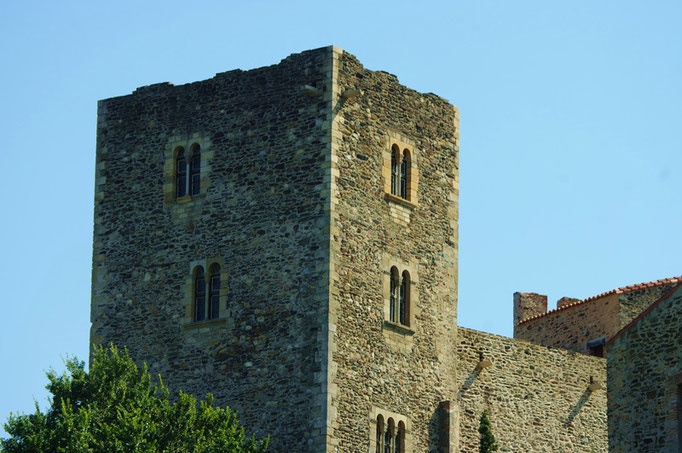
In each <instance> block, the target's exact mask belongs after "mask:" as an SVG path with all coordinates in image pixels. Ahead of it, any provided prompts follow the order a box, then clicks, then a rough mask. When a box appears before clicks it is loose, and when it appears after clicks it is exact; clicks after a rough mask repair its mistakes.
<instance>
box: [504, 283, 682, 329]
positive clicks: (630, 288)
mask: <svg viewBox="0 0 682 453" xmlns="http://www.w3.org/2000/svg"><path fill="white" fill-rule="evenodd" d="M671 283H682V276H678V277H670V278H662V279H660V280H654V281H652V282H646V283H637V284H634V285H628V286H622V287H620V288H616V289H612V290H611V291H606V292H605V293H601V294H597V295H596V296H591V297H588V298H587V299H583V300H580V301H578V302H574V303H572V304H567V305H563V306H561V307H558V308H555V309H554V310H549V311H548V312H546V313H542V314H539V315H535V316H531V317H530V318H526V319H524V320H522V321H519V323H518V324H517V325H521V324H525V323H527V322H528V321H532V320H533V319H538V318H542V317H543V316H547V315H548V314H550V313H554V312H557V311H562V310H566V309H567V308H571V307H575V306H576V305H582V304H584V303H585V302H591V301H593V300H597V299H601V298H602V297H604V296H609V295H611V294H623V293H630V292H632V291H637V290H639V289H645V288H653V287H655V286H661V285H669V284H671Z"/></svg>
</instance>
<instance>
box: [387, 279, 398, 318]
mask: <svg viewBox="0 0 682 453" xmlns="http://www.w3.org/2000/svg"><path fill="white" fill-rule="evenodd" d="M400 289H401V286H400V273H399V272H398V268H397V267H395V266H393V267H392V268H391V301H390V304H391V306H390V307H389V310H390V313H389V317H388V319H389V320H390V321H391V322H398V310H399V308H400V307H399V303H400Z"/></svg>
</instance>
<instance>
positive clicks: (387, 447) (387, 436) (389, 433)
mask: <svg viewBox="0 0 682 453" xmlns="http://www.w3.org/2000/svg"><path fill="white" fill-rule="evenodd" d="M387 425H388V426H387V427H386V432H385V433H384V453H393V452H392V451H391V450H392V448H391V447H392V446H393V435H394V433H395V422H394V421H393V419H392V418H389V419H388V423H387Z"/></svg>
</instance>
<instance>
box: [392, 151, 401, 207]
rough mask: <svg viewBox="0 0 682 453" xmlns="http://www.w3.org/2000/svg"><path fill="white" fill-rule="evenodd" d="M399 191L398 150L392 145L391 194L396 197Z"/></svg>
mask: <svg viewBox="0 0 682 453" xmlns="http://www.w3.org/2000/svg"><path fill="white" fill-rule="evenodd" d="M399 190H400V148H398V146H397V145H393V148H392V149H391V194H392V195H398V191H399Z"/></svg>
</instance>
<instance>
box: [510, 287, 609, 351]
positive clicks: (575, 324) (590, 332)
mask: <svg viewBox="0 0 682 453" xmlns="http://www.w3.org/2000/svg"><path fill="white" fill-rule="evenodd" d="M618 313H619V307H618V294H611V295H608V296H604V297H602V298H599V299H597V300H591V301H587V302H584V303H581V304H578V305H573V306H564V307H563V308H561V309H558V310H554V311H551V312H549V313H547V314H546V315H544V316H540V317H538V318H535V319H530V320H527V321H522V322H521V323H520V324H518V325H516V326H515V328H514V338H517V339H520V340H527V341H532V342H533V343H538V344H542V345H545V346H553V347H559V348H565V349H569V350H571V351H578V352H585V345H586V344H587V342H588V341H590V340H594V339H597V338H600V337H603V336H606V335H608V334H611V335H612V334H614V333H615V332H617V331H618V329H619V328H620V327H619V325H620V324H619V322H618Z"/></svg>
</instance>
